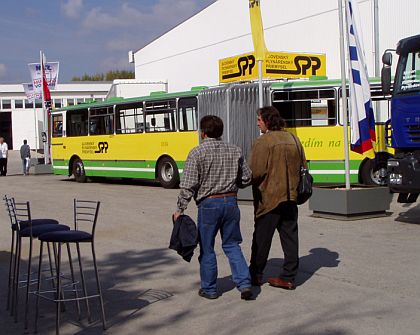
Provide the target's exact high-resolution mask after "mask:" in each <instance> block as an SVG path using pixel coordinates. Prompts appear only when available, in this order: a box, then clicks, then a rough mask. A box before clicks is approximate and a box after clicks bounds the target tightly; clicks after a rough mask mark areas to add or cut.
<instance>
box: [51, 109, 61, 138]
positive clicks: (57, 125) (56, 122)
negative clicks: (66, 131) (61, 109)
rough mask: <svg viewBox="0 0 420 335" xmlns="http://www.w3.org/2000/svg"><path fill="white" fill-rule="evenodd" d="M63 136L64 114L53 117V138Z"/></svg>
mask: <svg viewBox="0 0 420 335" xmlns="http://www.w3.org/2000/svg"><path fill="white" fill-rule="evenodd" d="M62 136H63V114H57V115H53V117H52V137H62Z"/></svg>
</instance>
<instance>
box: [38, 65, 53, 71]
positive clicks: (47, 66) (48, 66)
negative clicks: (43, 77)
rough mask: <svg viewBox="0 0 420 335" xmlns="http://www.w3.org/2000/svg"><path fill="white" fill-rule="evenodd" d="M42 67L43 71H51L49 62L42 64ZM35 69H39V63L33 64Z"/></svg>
mask: <svg viewBox="0 0 420 335" xmlns="http://www.w3.org/2000/svg"><path fill="white" fill-rule="evenodd" d="M44 69H45V71H52V67H51V65H50V64H44ZM35 70H36V71H41V65H40V64H37V65H35Z"/></svg>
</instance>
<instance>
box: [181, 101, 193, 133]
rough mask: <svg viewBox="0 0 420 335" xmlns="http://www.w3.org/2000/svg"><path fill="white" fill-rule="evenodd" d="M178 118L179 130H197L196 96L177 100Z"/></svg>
mask: <svg viewBox="0 0 420 335" xmlns="http://www.w3.org/2000/svg"><path fill="white" fill-rule="evenodd" d="M178 119H179V130H180V131H195V130H197V98H181V99H179V100H178Z"/></svg>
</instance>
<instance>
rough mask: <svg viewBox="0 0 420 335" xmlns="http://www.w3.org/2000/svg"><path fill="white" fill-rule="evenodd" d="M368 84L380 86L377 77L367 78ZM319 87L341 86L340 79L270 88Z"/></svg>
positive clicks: (303, 81)
mask: <svg viewBox="0 0 420 335" xmlns="http://www.w3.org/2000/svg"><path fill="white" fill-rule="evenodd" d="M369 82H370V83H371V84H380V83H381V79H380V78H377V77H372V78H369ZM347 83H348V81H347ZM320 86H341V79H309V80H302V79H300V80H299V79H298V80H289V81H282V82H275V83H273V84H272V85H271V88H272V89H282V88H283V89H284V88H300V87H320Z"/></svg>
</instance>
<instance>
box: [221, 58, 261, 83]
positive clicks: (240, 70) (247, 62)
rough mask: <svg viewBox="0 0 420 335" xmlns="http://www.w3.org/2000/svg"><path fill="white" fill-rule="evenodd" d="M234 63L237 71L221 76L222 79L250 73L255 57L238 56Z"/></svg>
mask: <svg viewBox="0 0 420 335" xmlns="http://www.w3.org/2000/svg"><path fill="white" fill-rule="evenodd" d="M236 65H237V72H234V73H230V74H226V75H224V76H222V79H223V80H225V79H231V78H237V77H243V76H246V75H252V69H253V68H254V66H255V57H254V56H253V55H246V56H242V57H239V58H238V61H237V64H236Z"/></svg>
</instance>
